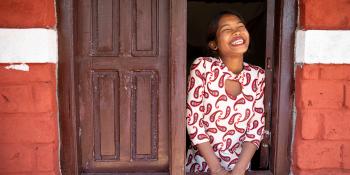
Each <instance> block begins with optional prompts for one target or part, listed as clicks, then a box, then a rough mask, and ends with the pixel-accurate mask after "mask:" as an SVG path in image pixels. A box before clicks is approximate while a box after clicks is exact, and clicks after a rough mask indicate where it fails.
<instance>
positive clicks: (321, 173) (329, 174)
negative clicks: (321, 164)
mask: <svg viewBox="0 0 350 175" xmlns="http://www.w3.org/2000/svg"><path fill="white" fill-rule="evenodd" d="M293 174H295V175H350V172H348V171H344V170H340V169H339V170H332V169H320V170H311V171H299V172H297V173H293Z"/></svg>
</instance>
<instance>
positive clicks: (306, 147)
mask: <svg viewBox="0 0 350 175" xmlns="http://www.w3.org/2000/svg"><path fill="white" fill-rule="evenodd" d="M341 147H342V144H341V143H340V142H335V141H300V142H298V144H297V145H296V147H295V148H296V150H295V151H296V165H297V166H298V168H300V169H302V170H308V169H320V168H340V167H341Z"/></svg>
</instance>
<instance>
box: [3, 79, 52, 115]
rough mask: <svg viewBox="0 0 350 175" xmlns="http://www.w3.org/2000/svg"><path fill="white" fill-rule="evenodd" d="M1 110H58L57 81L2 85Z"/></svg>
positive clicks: (9, 111)
mask: <svg viewBox="0 0 350 175" xmlns="http://www.w3.org/2000/svg"><path fill="white" fill-rule="evenodd" d="M0 106H1V108H0V112H4V113H16V112H52V111H56V87H55V83H48V82H42V83H34V84H27V85H10V86H0Z"/></svg>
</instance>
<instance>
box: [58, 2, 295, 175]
mask: <svg viewBox="0 0 350 175" xmlns="http://www.w3.org/2000/svg"><path fill="white" fill-rule="evenodd" d="M74 2H75V0H56V4H57V16H58V26H57V29H58V53H59V59H58V99H59V102H58V103H59V121H60V143H61V145H60V163H61V172H62V174H63V175H65V174H69V175H78V174H79V173H80V172H79V171H80V164H79V162H80V160H79V157H80V155H79V151H78V148H79V131H78V127H77V118H76V116H77V111H76V103H75V91H76V90H75V87H74V82H75V79H76V77H74V75H75V74H74V47H75V45H74V37H75V35H74V14H75V11H74V5H75V3H74ZM275 7H276V11H275V12H276V15H275V36H276V37H275V42H274V43H275V52H274V58H275V59H274V60H275V61H274V63H273V65H274V76H273V82H274V83H273V92H275V95H274V96H273V103H272V126H271V130H272V131H271V132H272V133H273V134H272V147H271V149H272V151H271V153H272V155H270V157H271V160H270V165H271V166H270V170H268V171H264V172H252V174H288V173H289V171H290V165H291V163H290V161H291V154H290V153H291V152H290V150H291V140H292V124H293V123H292V109H293V99H294V79H293V67H294V59H293V58H294V38H295V37H294V32H295V29H296V16H297V15H296V13H297V0H275ZM169 10H170V19H169V20H170V26H169V27H170V50H169V57H170V60H169V74H170V79H171V80H172V81H171V84H170V85H169V92H170V111H169V114H170V126H171V128H170V137H169V143H170V148H169V150H170V163H169V165H170V169H169V172H170V174H176V175H181V174H184V164H185V151H186V150H185V145H186V130H185V117H183V116H185V109H186V106H185V101H186V29H187V26H186V21H187V1H186V0H170V8H169ZM179 50H180V51H181V52H180V51H179Z"/></svg>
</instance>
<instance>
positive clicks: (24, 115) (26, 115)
mask: <svg viewBox="0 0 350 175" xmlns="http://www.w3.org/2000/svg"><path fill="white" fill-rule="evenodd" d="M56 113H57V112H42V113H0V118H2V117H17V118H35V117H38V118H40V117H41V118H45V117H46V118H52V117H54V118H56V117H57V116H56Z"/></svg>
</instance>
